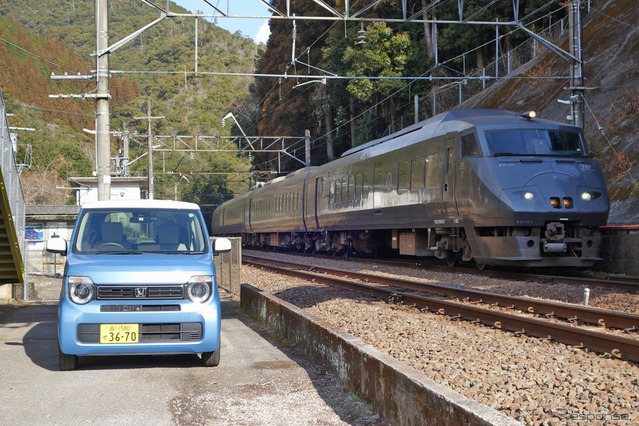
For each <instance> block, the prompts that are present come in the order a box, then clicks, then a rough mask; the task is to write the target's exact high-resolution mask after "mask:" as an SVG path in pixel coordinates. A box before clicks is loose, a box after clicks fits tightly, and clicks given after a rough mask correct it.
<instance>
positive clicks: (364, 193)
mask: <svg viewBox="0 0 639 426" xmlns="http://www.w3.org/2000/svg"><path fill="white" fill-rule="evenodd" d="M368 182H369V181H368V172H364V181H363V182H362V198H368Z"/></svg>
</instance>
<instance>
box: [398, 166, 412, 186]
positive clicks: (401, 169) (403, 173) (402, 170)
mask: <svg viewBox="0 0 639 426" xmlns="http://www.w3.org/2000/svg"><path fill="white" fill-rule="evenodd" d="M409 178H410V176H409V171H408V161H402V162H400V163H399V164H398V165H397V190H398V191H406V190H407V189H408V183H409Z"/></svg>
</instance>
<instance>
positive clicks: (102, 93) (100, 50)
mask: <svg viewBox="0 0 639 426" xmlns="http://www.w3.org/2000/svg"><path fill="white" fill-rule="evenodd" d="M95 28H96V46H97V52H96V54H97V72H96V80H97V90H96V118H95V144H96V151H97V154H96V157H97V158H96V166H97V174H98V200H99V201H102V200H109V199H111V140H110V133H109V97H110V94H109V54H108V53H105V51H106V50H107V48H108V47H109V14H108V0H95Z"/></svg>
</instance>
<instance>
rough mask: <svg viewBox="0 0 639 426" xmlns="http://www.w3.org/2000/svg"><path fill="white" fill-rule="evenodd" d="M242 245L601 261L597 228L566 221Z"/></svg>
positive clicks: (537, 261) (459, 258) (500, 260)
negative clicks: (540, 224) (535, 225)
mask: <svg viewBox="0 0 639 426" xmlns="http://www.w3.org/2000/svg"><path fill="white" fill-rule="evenodd" d="M244 245H245V246H247V247H254V248H265V249H269V248H284V249H289V250H296V251H299V252H307V253H331V254H334V255H342V256H350V255H365V256H376V255H378V254H382V253H385V252H391V253H395V254H400V255H407V256H416V257H436V258H438V259H443V260H445V261H446V262H447V264H448V265H449V266H454V265H456V264H457V263H459V262H470V261H474V262H475V263H476V264H477V266H478V267H479V268H483V267H484V266H486V265H503V266H531V267H537V266H538V267H547V266H568V267H588V266H592V265H593V264H594V263H595V262H596V261H598V260H601V258H600V257H599V247H600V245H601V236H600V233H599V230H598V228H596V227H584V226H579V225H578V224H573V223H570V222H548V223H546V224H545V225H544V226H537V227H534V226H527V227H524V226H518V227H511V226H493V227H470V228H465V227H438V228H427V229H405V230H400V229H392V230H365V231H324V232H313V233H305V232H288V233H260V234H247V235H244Z"/></svg>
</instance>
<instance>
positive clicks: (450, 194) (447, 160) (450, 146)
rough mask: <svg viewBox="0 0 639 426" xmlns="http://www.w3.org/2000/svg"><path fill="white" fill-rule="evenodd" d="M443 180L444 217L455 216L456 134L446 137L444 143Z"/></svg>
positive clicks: (456, 213) (457, 151) (457, 150)
mask: <svg viewBox="0 0 639 426" xmlns="http://www.w3.org/2000/svg"><path fill="white" fill-rule="evenodd" d="M444 150H445V151H444V164H443V172H444V179H443V183H444V184H443V185H442V191H443V192H442V199H443V201H444V210H445V213H446V217H453V216H457V215H458V214H459V213H458V212H457V200H456V197H455V185H456V183H457V179H456V176H457V173H456V171H457V157H458V153H459V149H458V138H457V133H449V134H447V135H446V141H445V143H444Z"/></svg>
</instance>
